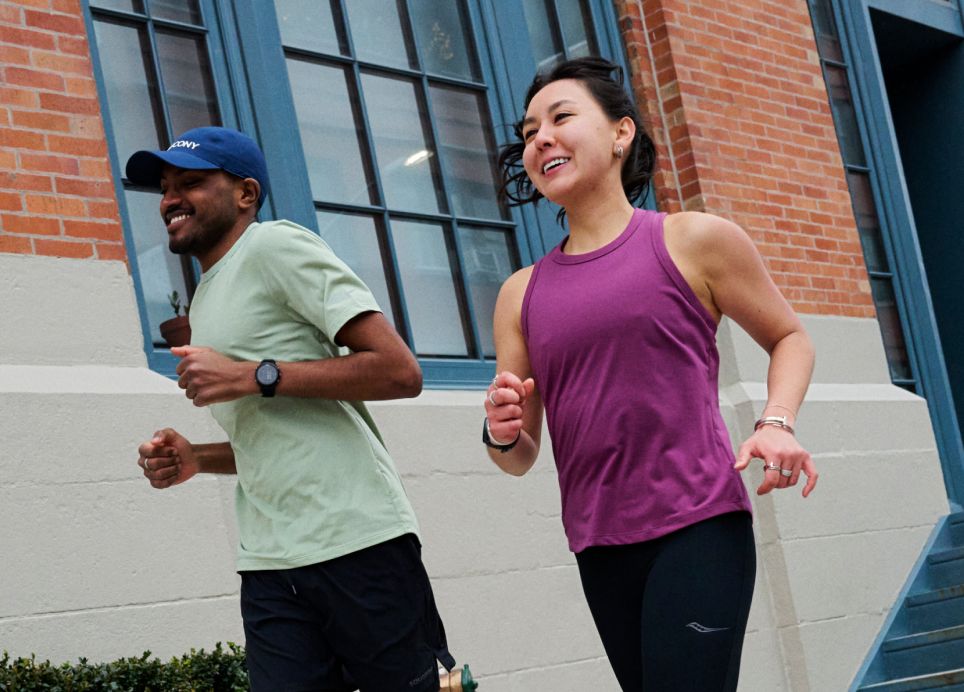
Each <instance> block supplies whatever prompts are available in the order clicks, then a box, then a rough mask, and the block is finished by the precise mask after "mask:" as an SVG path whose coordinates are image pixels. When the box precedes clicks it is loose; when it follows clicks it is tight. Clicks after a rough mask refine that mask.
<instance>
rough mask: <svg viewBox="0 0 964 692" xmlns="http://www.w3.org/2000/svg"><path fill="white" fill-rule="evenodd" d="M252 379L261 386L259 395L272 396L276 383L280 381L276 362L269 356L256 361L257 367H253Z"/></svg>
mask: <svg viewBox="0 0 964 692" xmlns="http://www.w3.org/2000/svg"><path fill="white" fill-rule="evenodd" d="M254 381H255V382H257V383H258V387H260V388H261V396H267V397H270V396H274V390H275V389H277V387H278V383H279V382H281V369H280V368H279V367H278V364H277V363H276V362H274V361H273V360H271V359H270V358H266V359H265V360H263V361H261V362H260V363H258V367H257V368H255V370H254Z"/></svg>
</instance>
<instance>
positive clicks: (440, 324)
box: [392, 219, 469, 356]
mask: <svg viewBox="0 0 964 692" xmlns="http://www.w3.org/2000/svg"><path fill="white" fill-rule="evenodd" d="M392 239H393V240H394V241H395V248H396V251H397V253H398V266H399V272H400V273H401V280H402V288H403V289H404V290H405V302H406V304H407V307H408V317H409V320H410V322H411V325H412V334H413V335H414V338H415V351H416V353H418V355H421V356H467V355H468V353H469V350H468V346H467V345H466V340H465V333H464V331H463V328H462V314H461V311H460V310H459V304H458V299H457V298H456V285H455V278H454V275H453V272H452V267H453V265H454V264H455V262H454V254H455V253H454V251H453V249H452V248H451V246H450V244H449V243H448V242H447V240H446V237H445V231H444V229H443V228H442V226H441V225H440V224H436V223H419V222H415V221H400V220H397V219H393V220H392Z"/></svg>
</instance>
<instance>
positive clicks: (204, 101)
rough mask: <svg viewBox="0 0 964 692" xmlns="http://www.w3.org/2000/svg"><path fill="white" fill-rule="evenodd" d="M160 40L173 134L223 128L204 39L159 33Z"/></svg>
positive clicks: (158, 49) (165, 89)
mask: <svg viewBox="0 0 964 692" xmlns="http://www.w3.org/2000/svg"><path fill="white" fill-rule="evenodd" d="M156 39H157V51H158V54H159V56H158V57H159V59H160V62H161V78H162V79H163V80H164V95H165V96H166V97H167V112H168V114H169V115H170V117H171V130H172V131H173V132H172V134H173V135H174V136H175V137H176V136H177V135H178V134H180V133H181V132H186V131H187V130H190V129H192V128H195V127H204V126H206V125H220V124H221V114H220V113H219V112H218V100H217V95H216V94H215V91H214V82H213V81H212V79H211V67H210V65H209V64H208V56H207V50H206V49H205V47H204V37H203V36H194V35H191V34H174V33H168V32H166V31H160V30H159V31H158V32H157V36H156Z"/></svg>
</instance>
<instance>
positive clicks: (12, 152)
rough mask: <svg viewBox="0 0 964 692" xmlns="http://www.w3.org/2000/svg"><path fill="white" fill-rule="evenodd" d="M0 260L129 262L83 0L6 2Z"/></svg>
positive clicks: (0, 23)
mask: <svg viewBox="0 0 964 692" xmlns="http://www.w3.org/2000/svg"><path fill="white" fill-rule="evenodd" d="M0 252H8V253H23V254H33V255H48V256H57V257H82V258H86V257H89V258H96V259H121V260H124V259H126V253H125V250H124V244H123V232H122V230H121V225H120V219H119V217H118V212H117V200H116V198H115V196H114V187H113V182H112V180H111V172H110V165H109V163H108V154H107V144H106V140H105V139H104V125H103V122H102V121H101V116H100V105H99V103H98V100H97V88H96V85H95V82H94V77H93V72H92V68H91V61H90V50H89V48H88V45H87V33H86V28H85V26H84V21H83V14H82V11H81V7H80V0H0Z"/></svg>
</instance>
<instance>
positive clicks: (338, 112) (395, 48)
mask: <svg viewBox="0 0 964 692" xmlns="http://www.w3.org/2000/svg"><path fill="white" fill-rule="evenodd" d="M88 20H89V23H90V25H91V35H92V36H96V37H97V46H96V49H95V57H98V55H97V54H98V53H99V58H100V59H99V60H96V61H95V62H98V63H99V66H98V74H99V76H100V80H99V81H100V83H101V88H102V93H104V95H105V96H106V98H105V102H106V103H107V104H108V110H109V111H110V113H109V116H108V131H109V132H110V134H111V137H110V139H111V141H112V147H111V151H112V157H113V161H114V164H115V170H122V169H121V168H120V165H122V164H123V162H124V161H126V158H127V156H129V154H130V152H131V151H133V150H134V149H135V148H149V147H153V146H155V145H157V146H166V145H167V143H168V142H169V141H170V138H171V137H172V136H173V135H175V134H177V133H178V132H179V131H182V130H184V129H187V127H188V126H195V125H200V124H209V123H210V124H225V125H228V126H232V127H239V128H241V129H243V130H245V131H247V132H249V133H256V136H257V138H258V140H259V141H260V143H261V145H262V148H263V149H264V150H265V155H266V157H267V159H268V167H269V172H270V175H271V177H272V180H273V181H284V183H283V184H279V183H278V182H275V184H274V185H273V186H272V194H271V195H270V196H269V204H268V205H266V208H265V209H264V210H262V214H263V215H264V216H266V217H271V218H282V217H283V218H288V219H291V220H293V221H295V222H297V223H300V224H302V225H304V226H306V227H308V228H311V229H312V230H314V231H316V232H318V233H319V234H320V235H321V236H322V237H323V238H324V239H325V240H326V241H327V242H328V243H329V244H330V245H331V246H332V247H333V248H334V249H335V251H336V252H337V253H338V254H339V255H340V256H342V257H343V258H344V259H345V260H346V261H347V262H348V263H349V265H351V266H352V267H353V268H354V269H355V270H356V271H357V272H358V273H359V274H360V275H361V276H362V278H363V279H364V280H365V281H366V283H368V284H369V286H370V287H371V288H372V290H373V292H374V293H375V295H376V297H377V299H378V300H379V304H380V305H382V307H383V309H384V311H385V314H386V316H387V317H389V318H390V319H391V320H392V321H393V323H394V324H395V326H396V328H397V329H398V331H399V333H400V334H401V335H402V336H403V338H404V339H405V340H406V342H407V343H408V344H409V346H410V347H411V348H412V349H413V351H414V352H415V353H416V355H417V356H418V357H419V361H420V362H421V364H422V367H423V371H424V373H425V381H426V384H427V385H428V386H430V387H435V388H446V387H473V386H478V385H480V384H482V383H484V382H485V381H487V379H488V378H490V377H491V374H492V371H493V367H494V355H495V353H494V344H493V340H492V334H491V315H492V309H493V307H494V302H495V297H496V295H497V292H498V288H499V286H500V285H501V283H502V281H503V280H504V279H505V278H506V277H507V276H508V275H509V274H510V273H511V272H512V271H514V270H515V269H517V268H519V267H520V266H522V265H524V264H528V263H531V262H532V261H533V260H535V259H537V258H538V257H540V256H542V255H543V254H544V253H545V252H547V251H548V250H549V249H550V248H551V247H552V246H554V245H555V244H556V243H558V241H559V240H560V239H561V237H562V235H563V233H564V231H563V230H562V229H561V228H559V227H558V225H557V224H556V221H555V213H554V210H551V209H549V206H550V205H548V204H542V205H539V206H538V207H536V208H532V207H526V208H522V209H508V208H505V207H503V206H502V205H500V203H499V202H498V199H497V181H498V173H497V171H496V169H495V156H496V153H497V150H498V147H499V146H500V145H502V144H504V143H505V142H506V141H507V140H508V139H509V138H510V137H512V136H513V135H512V131H511V126H512V123H514V122H515V121H516V120H517V119H518V117H519V115H520V114H521V112H522V99H523V97H524V93H525V89H526V88H527V87H528V84H529V82H530V81H531V79H532V77H533V75H534V74H535V71H536V69H537V67H544V66H546V65H548V64H551V63H552V62H554V61H556V60H560V59H563V58H567V57H575V56H578V55H588V54H599V55H603V56H605V57H608V58H609V59H611V60H614V61H616V62H618V63H621V64H624V59H623V54H622V45H621V42H620V40H619V38H618V33H617V28H616V18H615V15H614V11H613V8H612V6H611V3H609V2H606V1H605V0H498V1H496V0H452V1H451V2H446V3H438V2H432V1H430V0H274V1H273V2H269V1H268V0H235V1H234V2H230V3H229V2H222V1H220V0H194V2H190V1H187V0H178V1H177V2H175V1H173V0H89V12H88ZM114 25H118V26H123V27H124V31H126V32H127V33H128V34H130V35H131V36H133V34H134V33H137V36H138V37H139V39H140V41H139V42H135V41H134V40H133V38H129V39H128V41H127V45H126V47H125V46H123V45H119V44H118V42H117V40H116V39H115V38H114V37H113V36H109V37H108V36H107V35H106V33H107V32H105V31H104V29H103V27H109V28H111V29H113V27H114ZM135 27H136V30H135ZM98 31H100V34H99V35H98ZM115 33H116V32H115ZM102 36H103V39H102V38H101V37H102ZM170 36H176V37H177V38H178V39H179V40H180V44H179V45H180V46H181V47H180V48H179V49H178V50H176V51H174V50H170V49H169V48H168V45H169V44H170V43H171V41H172V40H173V39H172V38H170ZM92 43H94V42H93V41H92ZM115 54H119V55H125V56H127V60H125V61H122V62H121V63H119V64H120V65H123V66H125V69H126V70H127V71H128V72H129V71H130V70H132V69H133V68H131V67H130V66H131V65H138V64H140V63H143V64H144V66H145V67H144V69H143V70H140V69H138V70H137V71H136V72H135V73H134V74H133V75H132V74H128V72H123V71H122V73H121V74H118V69H119V68H118V66H117V65H115V64H114V61H115V59H116V56H115ZM195 55H196V56H198V57H197V58H196V59H195V58H194V56H195ZM108 61H109V62H108ZM168 63H174V64H175V67H176V68H178V69H179V72H178V73H177V78H176V79H175V78H173V77H171V76H169V73H171V70H172V69H173V68H170V67H166V66H167V65H168ZM192 68H193V71H194V74H193V79H194V82H193V83H192V82H190V79H191V78H192V75H191V72H192ZM173 82H178V84H180V85H181V87H180V88H173V89H172V88H171V87H170V84H171V83H173ZM131 85H134V87H136V90H137V94H136V98H135V97H133V96H131V94H127V96H125V97H124V98H121V97H118V96H117V95H116V94H117V93H119V91H123V89H124V88H126V89H128V90H130V89H131V88H132V87H131ZM187 85H190V86H191V88H187ZM627 87H628V85H627ZM199 93H201V94H203V95H204V98H203V99H201V102H202V103H198V102H197V101H198V98H197V94H199ZM191 94H193V96H194V98H193V101H191V102H190V104H188V105H190V106H191V108H192V109H193V110H190V112H191V113H192V117H193V119H190V120H188V119H185V118H184V117H179V116H180V114H181V112H182V111H183V110H185V108H186V106H185V105H184V104H183V101H184V100H185V99H188V100H190V99H189V98H188V96H189V95H191ZM202 105H203V106H204V108H202V107H201V106H202ZM148 115H150V117H148ZM176 116H178V117H176ZM149 122H153V123H154V124H155V129H156V130H157V137H156V139H155V140H153V141H148V140H150V139H151V138H150V137H147V138H144V137H143V130H144V129H146V128H145V126H144V123H149ZM182 123H184V126H181V124H182ZM129 140H130V141H132V142H136V145H131V144H128V141H129ZM119 164H120V165H119ZM118 186H119V189H120V190H121V192H120V193H119V196H121V197H122V198H124V203H123V207H124V216H125V227H126V228H127V240H128V247H129V248H132V249H131V255H132V260H134V261H132V263H131V264H132V273H133V274H134V279H135V284H136V286H137V290H138V298H139V304H140V308H141V313H142V321H143V323H144V325H145V345H146V347H147V349H148V352H149V354H150V357H151V365H152V367H154V368H156V369H159V370H161V371H162V372H166V373H168V374H169V373H170V372H171V370H172V369H173V359H172V358H171V357H170V354H169V351H168V350H167V349H166V348H164V346H163V345H162V343H161V342H160V340H159V334H158V333H157V323H158V322H159V321H160V318H161V316H164V315H170V314H171V313H170V307H169V306H168V305H167V300H166V295H167V293H169V291H170V290H174V289H178V290H179V293H181V294H182V295H190V294H191V293H192V291H193V287H194V282H195V281H196V278H197V274H196V268H195V267H193V266H192V265H191V263H189V262H187V263H180V262H179V259H178V258H175V257H172V256H171V255H170V254H169V253H167V251H166V248H164V247H163V246H164V245H165V244H166V242H165V241H166V234H164V233H163V227H162V226H160V221H159V220H157V213H156V206H157V195H156V193H155V192H153V191H147V190H141V189H138V188H136V187H134V186H132V185H130V184H129V183H128V182H127V181H123V180H121V181H118ZM148 210H150V212H149V211H148ZM151 214H153V219H155V220H152V221H149V220H148V219H149V217H150V216H151ZM151 224H153V227H152V230H146V229H151ZM158 227H160V229H161V233H158ZM142 236H143V237H145V238H150V241H149V242H148V241H146V240H144V239H143V238H142ZM144 248H147V249H146V250H145V249H144Z"/></svg>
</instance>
